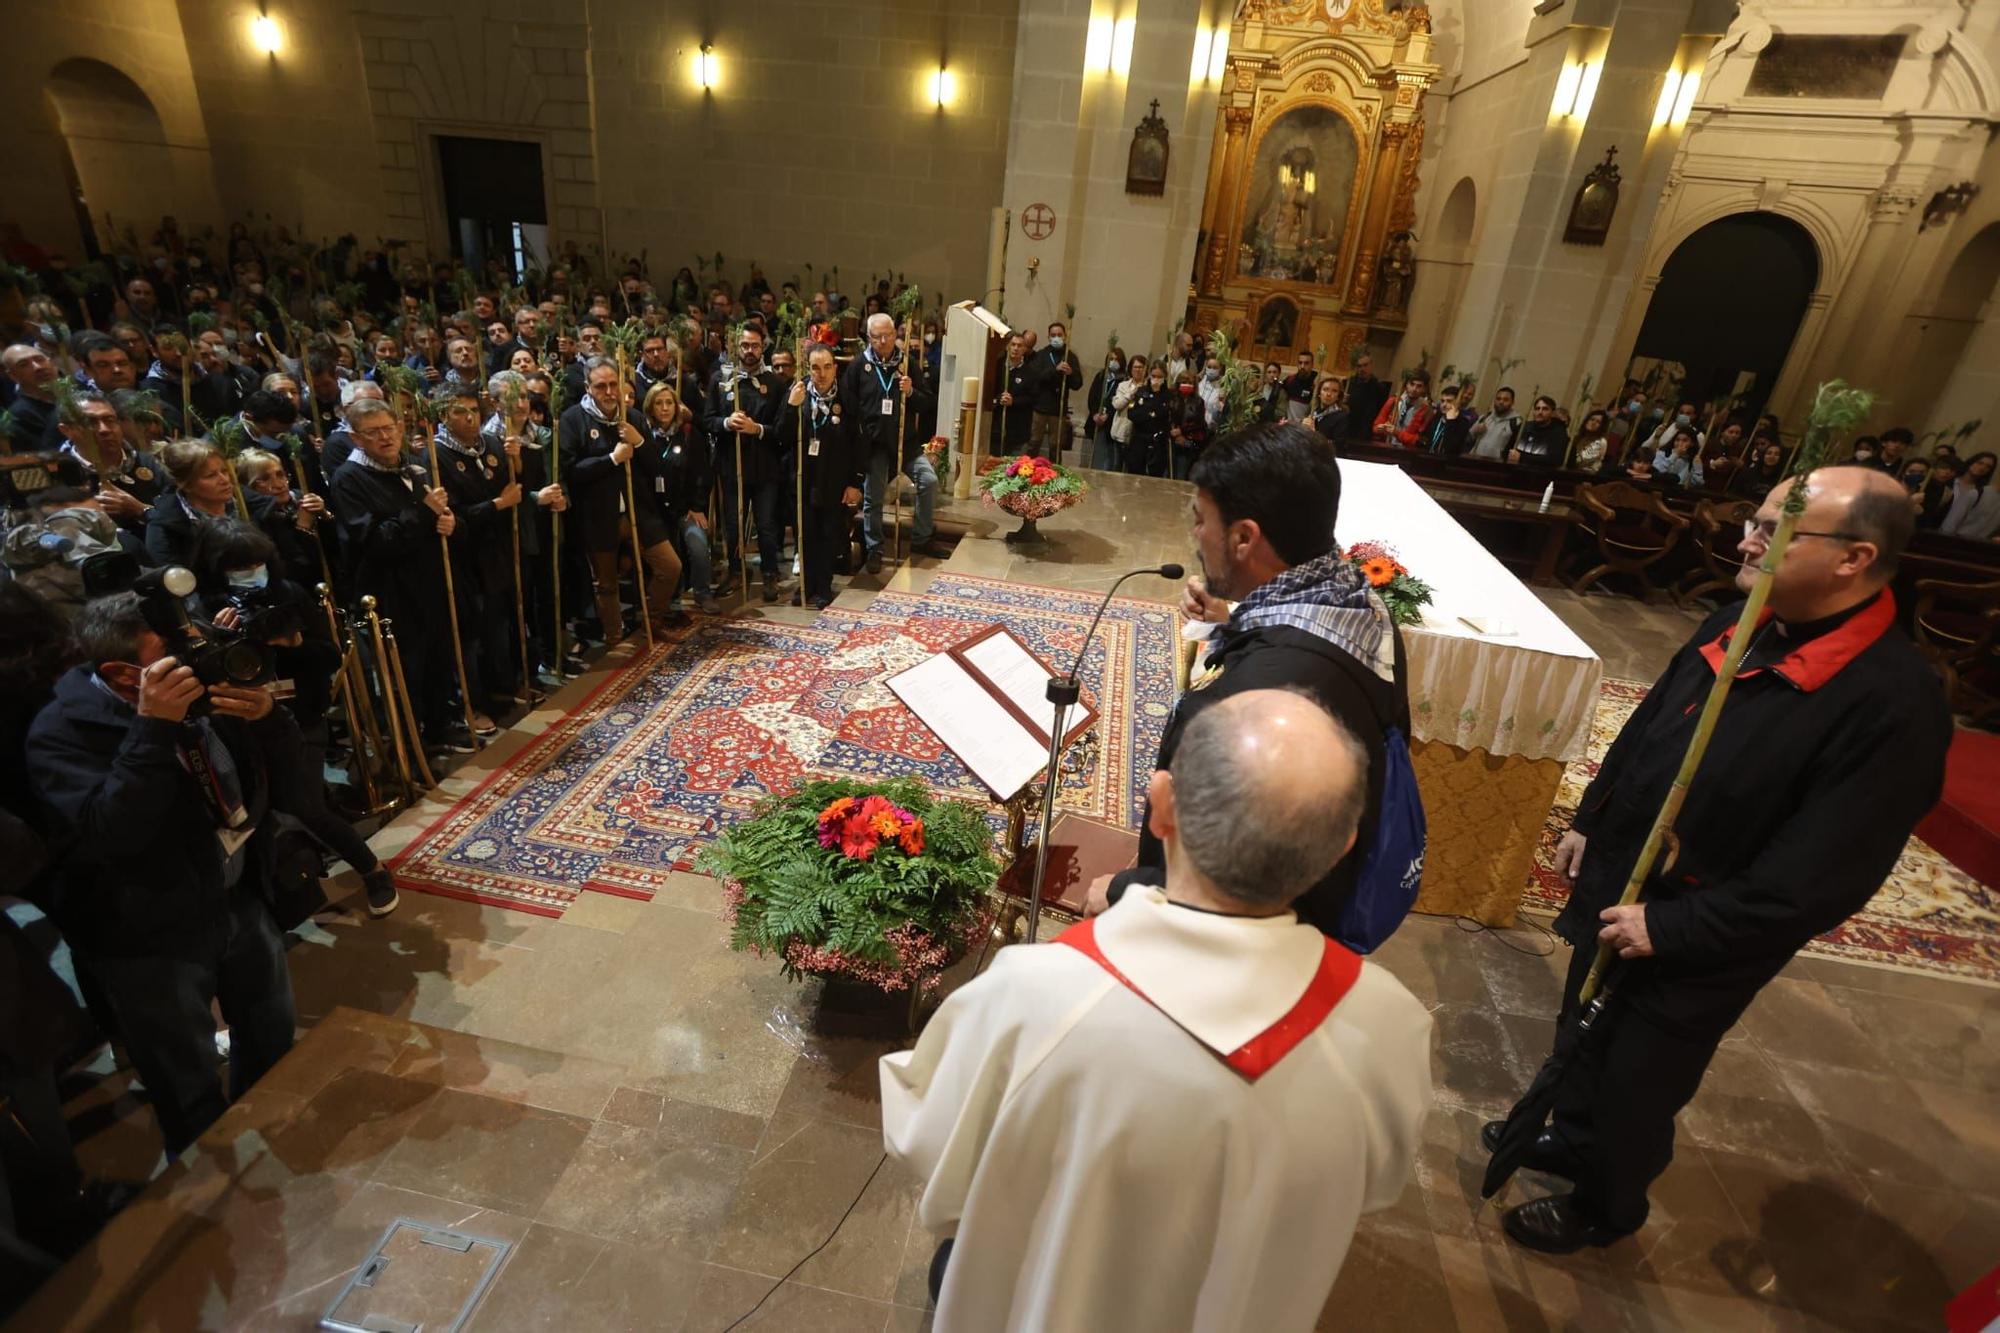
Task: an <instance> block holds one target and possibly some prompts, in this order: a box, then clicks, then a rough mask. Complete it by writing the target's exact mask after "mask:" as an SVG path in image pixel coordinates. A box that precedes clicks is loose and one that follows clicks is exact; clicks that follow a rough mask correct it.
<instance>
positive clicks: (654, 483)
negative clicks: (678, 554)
mask: <svg viewBox="0 0 2000 1333" xmlns="http://www.w3.org/2000/svg"><path fill="white" fill-rule="evenodd" d="M634 457H635V458H636V459H637V461H638V463H639V472H640V475H641V476H643V477H645V478H646V481H645V485H646V488H647V490H648V491H649V492H650V493H651V494H652V497H653V503H654V505H655V506H657V507H658V509H659V511H660V514H661V516H662V517H663V518H667V519H669V520H674V521H676V522H678V520H680V519H683V518H685V517H686V516H687V515H688V514H689V513H690V512H692V511H694V510H697V509H702V510H705V509H707V508H708V500H709V491H710V487H711V486H712V484H713V481H714V472H713V469H711V467H710V466H709V458H708V442H707V441H706V440H704V439H702V438H701V436H699V435H697V434H695V432H694V431H693V430H692V429H676V430H671V431H663V430H661V429H660V428H659V427H657V426H655V427H654V428H653V430H652V432H651V433H650V434H649V435H647V437H646V443H645V445H644V447H642V448H641V449H640V450H639V452H638V453H637V454H636V455H634ZM670 530H671V531H672V532H673V533H674V534H675V535H676V536H678V535H679V532H680V529H679V528H678V527H674V528H672V529H670Z"/></svg>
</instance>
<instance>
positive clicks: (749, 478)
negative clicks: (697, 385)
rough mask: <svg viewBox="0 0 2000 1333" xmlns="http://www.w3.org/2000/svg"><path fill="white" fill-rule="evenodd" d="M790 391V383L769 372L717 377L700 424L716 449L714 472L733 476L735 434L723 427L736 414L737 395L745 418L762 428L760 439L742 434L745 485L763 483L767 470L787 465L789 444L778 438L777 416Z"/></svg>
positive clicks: (734, 466)
mask: <svg viewBox="0 0 2000 1333" xmlns="http://www.w3.org/2000/svg"><path fill="white" fill-rule="evenodd" d="M791 387H792V382H791V381H790V380H789V379H787V378H785V377H784V376H783V375H780V374H778V373H776V372H775V371H772V370H769V369H764V370H759V371H758V372H757V373H756V374H754V375H739V376H735V377H730V376H726V375H722V374H717V375H716V377H715V380H714V382H713V383H711V384H710V385H709V386H708V397H707V398H706V400H705V401H704V402H703V404H702V411H701V422H702V429H704V430H706V431H707V432H708V438H709V439H710V441H712V442H713V444H714V446H715V455H714V457H715V470H716V471H717V472H719V473H721V474H723V475H724V476H730V477H733V476H735V475H736V443H737V441H736V432H734V431H732V430H730V429H729V427H728V426H726V425H724V424H723V423H724V422H726V421H728V420H729V416H730V413H732V412H734V411H735V410H736V405H737V399H738V396H739V395H740V396H741V399H742V405H743V412H744V414H745V415H746V416H748V417H750V419H751V420H753V421H755V422H756V423H757V424H758V425H760V426H762V427H763V428H764V433H763V435H762V436H759V435H757V434H755V433H754V432H751V431H745V432H744V433H743V481H744V484H745V485H749V486H755V485H756V484H757V483H758V482H759V481H762V480H763V479H764V477H765V473H766V470H767V468H779V469H782V468H783V467H784V466H785V465H786V464H788V463H790V461H791V450H790V444H789V442H788V441H786V440H783V439H781V438H779V436H778V434H777V426H778V413H779V412H780V411H782V410H783V409H784V403H785V394H786V393H787V392H788V391H789V390H790V389H791Z"/></svg>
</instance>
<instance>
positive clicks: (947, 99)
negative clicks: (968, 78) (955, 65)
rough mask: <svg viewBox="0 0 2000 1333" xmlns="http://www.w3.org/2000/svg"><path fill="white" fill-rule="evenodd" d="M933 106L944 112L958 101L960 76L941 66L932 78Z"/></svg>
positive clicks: (931, 95)
mask: <svg viewBox="0 0 2000 1333" xmlns="http://www.w3.org/2000/svg"><path fill="white" fill-rule="evenodd" d="M930 98H931V105H933V106H935V107H936V108H937V109H938V110H940V111H942V110H944V109H945V108H946V107H948V106H950V105H951V104H952V103H953V102H956V101H957V100H958V76H957V75H956V74H953V73H952V72H951V71H950V70H948V69H946V68H945V67H944V66H942V65H940V66H938V68H937V69H936V71H935V72H933V73H932V74H931V77H930Z"/></svg>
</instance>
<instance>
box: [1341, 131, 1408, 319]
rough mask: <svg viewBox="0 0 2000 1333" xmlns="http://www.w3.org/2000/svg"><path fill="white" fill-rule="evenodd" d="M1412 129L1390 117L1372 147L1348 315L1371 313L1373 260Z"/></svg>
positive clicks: (1349, 286) (1385, 231)
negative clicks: (1372, 165) (1372, 160)
mask: <svg viewBox="0 0 2000 1333" xmlns="http://www.w3.org/2000/svg"><path fill="white" fill-rule="evenodd" d="M1415 128H1416V125H1415V124H1414V123H1413V122H1411V121H1406V120H1392V121H1388V122H1386V123H1384V124H1383V126H1382V135H1381V140H1380V143H1379V144H1378V146H1377V148H1376V150H1375V171H1374V176H1373V179H1371V180H1370V181H1369V182H1368V211H1367V212H1365V213H1363V214H1362V215H1361V239H1360V242H1359V244H1357V245H1356V246H1355V250H1354V267H1353V268H1352V269H1351V270H1350V271H1349V272H1348V276H1347V309H1346V313H1347V314H1349V315H1354V316H1359V317H1361V318H1364V319H1365V318H1367V317H1368V315H1370V314H1371V313H1373V310H1374V306H1375V261H1376V260H1377V259H1378V258H1379V257H1380V256H1381V254H1382V245H1383V242H1384V241H1385V240H1387V238H1388V235H1389V212H1390V210H1391V209H1392V208H1393V207H1394V206H1395V202H1396V185H1397V181H1398V179H1399V178H1400V177H1401V175H1402V170H1403V148H1404V146H1405V145H1406V144H1407V143H1408V142H1409V138H1410V132H1411V131H1412V130H1414V129H1415Z"/></svg>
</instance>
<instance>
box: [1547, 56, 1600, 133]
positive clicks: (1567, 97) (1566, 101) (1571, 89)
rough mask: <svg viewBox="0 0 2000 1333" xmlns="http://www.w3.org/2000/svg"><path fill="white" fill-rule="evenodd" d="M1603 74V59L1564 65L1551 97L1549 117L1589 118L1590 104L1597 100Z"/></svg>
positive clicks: (1553, 118) (1559, 118) (1552, 118)
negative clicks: (1599, 81)
mask: <svg viewBox="0 0 2000 1333" xmlns="http://www.w3.org/2000/svg"><path fill="white" fill-rule="evenodd" d="M1603 75H1604V62H1603V61H1602V60H1586V61H1584V62H1583V63H1582V64H1580V65H1564V66H1563V72H1562V73H1561V74H1560V75H1558V76H1557V78H1556V95H1555V96H1554V97H1553V98H1551V99H1549V119H1551V120H1561V119H1564V118H1569V119H1574V120H1587V119H1589V118H1590V104H1591V103H1592V102H1595V101H1596V100H1597V81H1598V79H1600V78H1601V77H1603Z"/></svg>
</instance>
